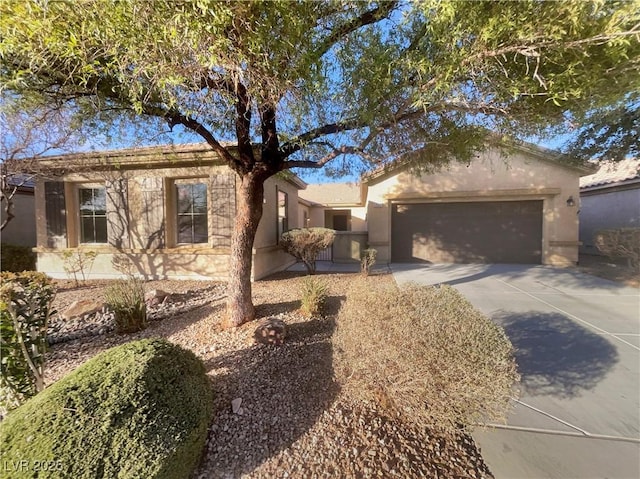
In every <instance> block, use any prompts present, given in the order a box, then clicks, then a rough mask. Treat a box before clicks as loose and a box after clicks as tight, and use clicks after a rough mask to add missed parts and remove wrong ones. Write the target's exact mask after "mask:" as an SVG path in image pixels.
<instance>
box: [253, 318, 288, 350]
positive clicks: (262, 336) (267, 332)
mask: <svg viewBox="0 0 640 479" xmlns="http://www.w3.org/2000/svg"><path fill="white" fill-rule="evenodd" d="M285 336H286V326H285V324H284V321H282V320H280V319H277V318H268V319H265V320H264V321H262V322H261V323H260V324H259V325H258V327H257V328H256V330H255V332H254V333H253V337H254V339H255V340H256V342H258V343H262V344H282V343H283V342H284V338H285Z"/></svg>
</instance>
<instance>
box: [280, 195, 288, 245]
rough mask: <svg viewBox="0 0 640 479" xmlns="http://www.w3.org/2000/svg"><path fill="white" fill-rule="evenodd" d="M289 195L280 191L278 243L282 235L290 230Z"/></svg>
mask: <svg viewBox="0 0 640 479" xmlns="http://www.w3.org/2000/svg"><path fill="white" fill-rule="evenodd" d="M287 202H288V198H287V194H286V193H285V192H284V191H280V190H278V241H280V237H281V236H282V233H284V232H285V231H288V230H289V217H288V216H287Z"/></svg>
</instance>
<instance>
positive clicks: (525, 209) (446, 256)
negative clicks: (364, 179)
mask: <svg viewBox="0 0 640 479" xmlns="http://www.w3.org/2000/svg"><path fill="white" fill-rule="evenodd" d="M391 231H392V239H391V240H392V251H391V257H392V260H393V261H405V262H406V261H429V262H432V263H525V264H538V263H540V262H541V261H542V201H489V202H475V203H404V204H393V205H392V214H391Z"/></svg>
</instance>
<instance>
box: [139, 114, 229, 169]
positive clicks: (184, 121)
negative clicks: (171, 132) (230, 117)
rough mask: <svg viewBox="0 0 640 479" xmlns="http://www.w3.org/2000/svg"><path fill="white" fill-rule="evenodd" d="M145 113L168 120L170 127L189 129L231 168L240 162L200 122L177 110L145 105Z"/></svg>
mask: <svg viewBox="0 0 640 479" xmlns="http://www.w3.org/2000/svg"><path fill="white" fill-rule="evenodd" d="M143 112H144V114H145V115H149V116H155V117H160V118H164V119H166V120H167V122H168V123H169V127H173V126H175V125H183V126H184V127H185V128H188V129H189V130H191V131H193V132H194V133H196V134H198V135H200V136H201V137H202V138H203V139H204V140H205V141H206V142H207V144H208V145H209V146H211V148H213V150H214V151H215V152H216V153H218V154H219V155H220V156H222V158H223V159H224V160H225V161H226V162H227V163H228V164H229V165H230V166H231V165H235V164H236V163H237V161H238V160H237V159H236V158H235V157H234V156H233V155H232V154H231V153H229V151H228V150H227V149H226V148H225V147H224V146H222V145H221V144H220V142H219V141H218V140H216V138H215V137H214V136H213V134H212V133H211V132H210V131H209V130H208V129H207V128H206V127H205V126H204V125H203V124H202V123H200V122H198V121H197V120H196V119H194V118H192V117H187V116H185V115H183V114H182V113H180V112H178V111H175V110H165V109H163V108H160V107H154V106H151V105H145V106H144V108H143Z"/></svg>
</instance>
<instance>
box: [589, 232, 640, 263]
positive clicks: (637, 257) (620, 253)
mask: <svg viewBox="0 0 640 479" xmlns="http://www.w3.org/2000/svg"><path fill="white" fill-rule="evenodd" d="M594 239H595V244H596V247H597V248H598V250H599V251H600V252H601V253H602V254H604V255H606V256H609V257H610V258H624V259H626V260H627V262H628V263H629V267H631V268H633V269H635V270H636V271H638V272H640V228H614V229H606V230H599V231H597V232H596V234H595V238H594Z"/></svg>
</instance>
